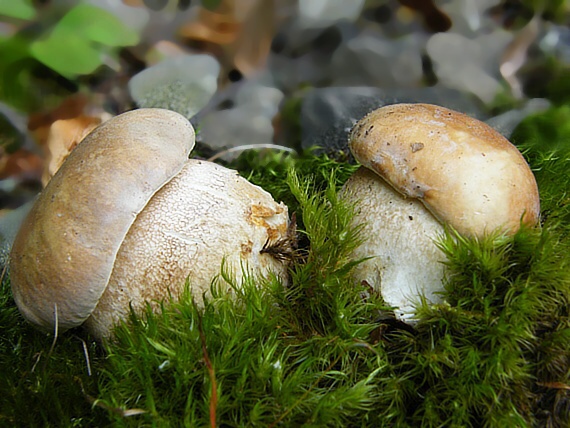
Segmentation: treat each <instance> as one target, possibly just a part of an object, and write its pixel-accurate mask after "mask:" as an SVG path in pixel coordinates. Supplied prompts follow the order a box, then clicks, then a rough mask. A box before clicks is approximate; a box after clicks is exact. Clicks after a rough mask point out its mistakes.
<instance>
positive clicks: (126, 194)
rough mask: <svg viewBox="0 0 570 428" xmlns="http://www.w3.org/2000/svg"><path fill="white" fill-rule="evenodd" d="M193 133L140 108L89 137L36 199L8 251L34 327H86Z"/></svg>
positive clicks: (178, 120) (170, 116) (163, 113)
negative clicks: (128, 239) (124, 246)
mask: <svg viewBox="0 0 570 428" xmlns="http://www.w3.org/2000/svg"><path fill="white" fill-rule="evenodd" d="M193 146H194V130H193V128H192V126H191V125H190V123H189V122H188V121H187V120H186V119H185V118H184V117H183V116H181V115H179V114H177V113H174V112H172V111H168V110H161V109H140V110H135V111H132V112H128V113H125V114H122V115H120V116H117V117H115V118H113V119H111V120H109V121H107V122H106V123H104V124H103V125H101V126H99V127H98V128H96V129H95V130H94V131H93V132H92V133H90V134H89V135H88V136H87V137H86V138H85V139H84V140H83V142H82V143H81V144H79V145H78V146H77V148H76V149H75V150H74V151H73V152H72V153H71V154H70V155H69V158H68V159H67V160H66V162H64V164H63V165H62V167H61V169H60V170H59V171H58V172H57V173H56V174H55V175H54V177H53V178H52V179H51V181H50V182H49V183H48V185H47V187H46V188H45V189H44V191H43V192H42V193H41V194H40V196H39V198H38V200H37V202H36V203H35V205H34V207H33V208H32V210H31V212H30V213H29V215H28V217H27V218H26V220H25V221H24V223H23V225H22V227H21V229H20V232H19V233H18V235H17V237H16V239H15V242H14V245H13V248H12V252H11V261H10V269H11V283H12V291H13V294H14V299H15V301H16V304H17V305H18V308H19V309H20V311H21V312H22V313H23V314H24V316H25V317H26V318H27V319H28V320H29V321H31V322H32V323H34V324H36V325H37V326H38V327H40V328H43V329H46V330H53V329H54V325H55V323H56V315H55V312H56V311H57V325H58V328H59V330H60V331H64V330H66V329H68V328H71V327H75V326H78V325H80V324H81V323H83V321H85V319H87V317H89V315H90V314H91V312H92V311H93V309H94V308H95V306H96V305H97V302H98V301H99V299H100V297H101V295H102V294H103V292H104V290H105V287H106V285H107V282H108V280H109V277H110V275H111V271H112V267H113V263H114V261H115V258H116V256H117V252H118V250H119V247H120V245H121V243H122V241H123V239H124V238H125V235H126V234H127V232H128V230H129V228H130V227H131V225H132V223H133V221H134V220H135V218H136V216H137V215H138V214H139V213H140V212H141V210H142V209H143V208H144V207H145V205H146V204H147V202H148V200H149V199H150V198H151V197H152V196H153V195H154V194H155V193H156V192H157V190H158V189H160V188H161V187H162V186H163V185H164V184H165V183H167V182H168V181H170V180H171V179H172V177H174V176H175V175H176V174H178V172H179V171H180V170H181V169H182V167H183V165H184V163H185V161H186V160H187V158H188V154H189V153H190V151H191V150H192V148H193Z"/></svg>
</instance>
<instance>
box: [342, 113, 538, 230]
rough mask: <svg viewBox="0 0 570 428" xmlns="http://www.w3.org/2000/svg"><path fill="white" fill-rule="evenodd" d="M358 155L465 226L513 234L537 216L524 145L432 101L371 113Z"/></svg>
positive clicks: (360, 129) (355, 140) (360, 127)
mask: <svg viewBox="0 0 570 428" xmlns="http://www.w3.org/2000/svg"><path fill="white" fill-rule="evenodd" d="M349 145H350V148H351V150H352V153H353V154H354V157H355V158H356V159H357V160H358V161H359V162H360V163H361V164H362V165H364V166H365V167H367V168H369V169H371V170H373V171H374V172H376V173H377V174H378V175H380V176H381V177H382V178H384V179H385V180H386V181H387V182H388V183H389V184H391V185H392V186H393V187H394V189H396V190H397V191H398V192H400V193H401V194H403V195H404V196H406V197H410V198H418V199H419V200H421V201H422V202H423V203H424V205H425V206H426V207H427V208H428V209H429V210H430V211H431V212H432V214H433V215H434V216H435V217H436V218H437V219H439V220H440V221H441V222H443V223H446V224H449V225H451V226H452V227H453V228H455V229H456V230H457V231H458V232H459V233H462V234H465V235H471V236H481V235H484V234H486V233H489V232H493V231H496V230H500V231H503V232H505V233H513V232H515V231H517V230H518V229H519V227H520V224H521V220H522V222H523V223H525V224H528V225H534V224H536V223H537V222H538V219H539V213H540V205H539V204H540V202H539V195H538V188H537V184H536V180H535V178H534V176H533V174H532V172H531V170H530V168H529V166H528V164H527V163H526V161H525V159H524V158H523V156H522V155H521V153H520V152H519V151H518V150H517V148H516V147H515V146H514V145H512V144H511V143H510V142H509V141H508V140H507V139H506V138H504V137H503V136H502V135H501V134H499V133H498V132H496V131H495V130H494V129H492V128H491V127H489V126H488V125H486V124H484V123H482V122H480V121H478V120H476V119H473V118H471V117H469V116H467V115H464V114H462V113H458V112H455V111H452V110H449V109H446V108H443V107H439V106H435V105H429V104H395V105H390V106H386V107H382V108H380V109H378V110H375V111H373V112H372V113H370V114H368V115H367V116H366V117H364V118H363V119H362V120H361V121H359V122H358V123H357V125H356V126H355V127H354V129H353V131H352V133H351V136H350V141H349Z"/></svg>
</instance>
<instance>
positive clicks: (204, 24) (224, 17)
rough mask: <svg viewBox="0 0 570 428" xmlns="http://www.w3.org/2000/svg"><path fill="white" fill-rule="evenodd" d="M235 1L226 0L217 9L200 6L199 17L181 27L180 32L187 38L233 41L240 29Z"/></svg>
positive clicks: (219, 42)
mask: <svg viewBox="0 0 570 428" xmlns="http://www.w3.org/2000/svg"><path fill="white" fill-rule="evenodd" d="M234 3H235V2H234V0H224V1H222V2H221V4H220V6H219V7H218V8H217V9H216V10H215V11H211V10H208V9H206V8H205V7H203V6H200V7H199V10H198V16H197V19H196V20H195V21H192V22H189V23H188V24H186V25H184V26H183V27H182V28H180V30H179V34H180V35H181V36H182V37H184V38H186V39H190V40H200V41H204V42H210V43H214V44H217V45H227V44H230V43H232V42H233V41H235V40H236V37H237V33H238V31H239V30H240V23H239V22H238V21H237V20H236V17H235V12H234V11H235V8H234V7H235V4H234Z"/></svg>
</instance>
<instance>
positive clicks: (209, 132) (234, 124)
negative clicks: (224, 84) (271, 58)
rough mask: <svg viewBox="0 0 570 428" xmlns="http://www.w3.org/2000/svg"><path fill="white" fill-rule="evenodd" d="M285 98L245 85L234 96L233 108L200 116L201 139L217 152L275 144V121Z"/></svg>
mask: <svg viewBox="0 0 570 428" xmlns="http://www.w3.org/2000/svg"><path fill="white" fill-rule="evenodd" d="M283 97H284V95H283V92H281V91H280V90H279V89H276V88H274V87H271V86H266V85H264V84H261V83H258V82H254V81H248V82H244V83H243V84H242V85H240V87H239V89H238V90H237V92H236V93H235V94H234V97H233V102H234V105H233V107H232V108H229V109H225V110H219V111H211V112H208V113H207V114H204V115H200V120H199V123H198V125H197V128H198V129H199V135H198V140H199V141H200V142H201V143H202V144H204V145H205V146H207V147H208V148H210V149H212V150H214V151H220V150H224V149H228V148H232V147H236V146H240V145H245V144H248V145H249V144H269V143H271V142H272V141H273V134H274V130H273V123H272V120H273V117H274V116H275V115H276V114H277V112H278V111H279V105H280V103H281V101H282V100H283Z"/></svg>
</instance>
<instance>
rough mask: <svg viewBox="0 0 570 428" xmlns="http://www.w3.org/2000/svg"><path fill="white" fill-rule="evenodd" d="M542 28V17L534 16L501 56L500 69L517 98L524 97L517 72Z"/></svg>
mask: <svg viewBox="0 0 570 428" xmlns="http://www.w3.org/2000/svg"><path fill="white" fill-rule="evenodd" d="M539 30H540V17H538V16H534V17H533V18H532V19H531V20H530V21H529V23H528V24H526V25H525V26H524V27H523V28H522V29H521V30H520V31H519V32H518V33H517V34H516V36H515V38H514V39H513V41H512V42H511V43H509V45H508V46H507V48H506V49H505V52H503V56H502V58H501V66H500V67H499V71H500V72H501V75H502V76H503V78H504V79H505V80H506V81H507V83H508V84H509V86H510V87H511V92H512V94H513V96H514V97H515V98H517V99H520V98H522V97H523V91H522V85H521V82H520V80H519V79H518V78H517V76H516V74H517V72H518V71H519V70H520V68H521V67H522V66H523V65H524V64H525V62H526V59H527V53H528V48H529V47H530V46H531V45H532V43H533V42H534V41H535V40H536V38H537V37H538V34H539Z"/></svg>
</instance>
